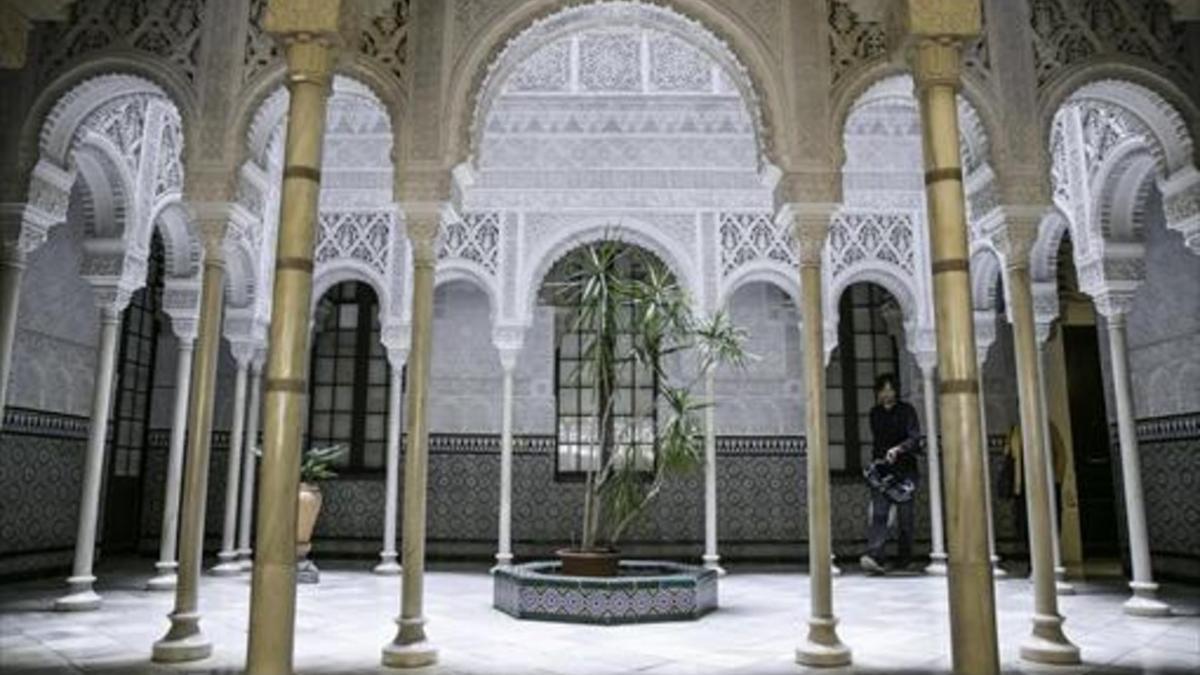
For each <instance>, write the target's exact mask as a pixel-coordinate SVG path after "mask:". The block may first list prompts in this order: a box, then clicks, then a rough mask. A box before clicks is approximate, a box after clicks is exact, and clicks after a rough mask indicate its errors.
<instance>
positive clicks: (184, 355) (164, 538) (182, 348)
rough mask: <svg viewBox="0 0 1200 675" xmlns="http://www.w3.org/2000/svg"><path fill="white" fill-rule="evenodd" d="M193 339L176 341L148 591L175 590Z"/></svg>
mask: <svg viewBox="0 0 1200 675" xmlns="http://www.w3.org/2000/svg"><path fill="white" fill-rule="evenodd" d="M195 342H196V341H195V338H193V337H192V336H190V335H188V336H186V337H181V338H179V357H178V360H177V362H176V364H175V404H174V410H173V414H172V419H171V440H170V446H169V448H168V450H167V476H166V478H167V485H166V488H165V492H164V493H163V517H162V533H161V536H160V539H159V551H158V563H157V564H155V568H156V569H157V570H158V575H157V576H155V577H154V578H153V579H151V580H150V581H149V582H148V583H147V584H146V587H147V588H148V589H149V590H152V591H169V590H171V589H173V588H175V568H176V566H177V565H176V562H175V546H176V542H177V541H178V539H179V493H180V489H181V483H182V482H183V446H184V442H185V440H186V439H187V414H188V394H189V392H190V390H191V387H192V352H193V348H194V346H195Z"/></svg>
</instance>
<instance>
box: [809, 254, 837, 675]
mask: <svg viewBox="0 0 1200 675" xmlns="http://www.w3.org/2000/svg"><path fill="white" fill-rule="evenodd" d="M814 258H815V259H814ZM819 261H820V258H819V256H811V257H810V259H809V260H808V261H802V262H801V264H800V290H801V293H802V301H801V305H800V308H801V317H802V320H803V326H802V328H803V330H804V335H803V339H804V342H803V354H804V400H805V415H804V427H805V436H806V440H807V444H808V449H807V453H806V454H807V458H808V459H807V474H808V475H807V480H806V482H807V484H808V581H809V596H810V603H811V611H810V616H809V619H808V638H807V640H806V641H805V643H804V644H802V645H801V646H800V647H799V648H798V649H797V650H796V661H797V662H799V663H802V664H804V665H809V666H841V665H846V664H849V663H850V650H849V649H848V648H847V647H846V646H845V645H844V644H842V642H841V640H840V639H839V638H838V635H837V628H836V627H837V619H836V618H835V617H834V615H833V578H832V576H833V575H832V572H831V569H830V568H831V567H832V559H833V535H832V532H831V525H830V513H829V511H830V498H829V445H828V442H827V441H828V436H827V433H826V432H827V428H828V421H827V420H826V417H825V336H824V332H823V329H824V323H823V318H822V316H821V314H822V313H821V307H822V305H821V266H820V262H819Z"/></svg>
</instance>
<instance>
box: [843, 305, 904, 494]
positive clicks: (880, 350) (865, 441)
mask: <svg viewBox="0 0 1200 675" xmlns="http://www.w3.org/2000/svg"><path fill="white" fill-rule="evenodd" d="M894 304H895V300H894V299H893V298H892V296H891V294H889V293H888V292H887V291H886V290H884V289H883V288H881V287H879V286H876V285H875V284H869V283H858V284H854V285H852V286H850V287H849V288H847V289H846V292H845V293H843V294H842V298H841V301H840V302H839V307H838V314H839V319H838V348H837V350H836V353H835V354H834V356H833V359H832V363H831V367H830V369H829V379H828V383H827V384H828V396H827V400H828V402H829V411H828V412H829V455H830V465H831V467H832V468H833V469H834V470H843V471H850V472H857V471H858V470H860V469H861V468H862V467H863V465H864V464H865V463H867V462H869V461H870V457H871V444H872V441H873V439H872V438H871V422H870V413H871V408H872V407H873V406H874V405H875V378H876V377H878V376H879V375H883V374H884V373H892V374H893V375H895V376H896V378H897V381H899V376H900V373H899V365H900V359H899V350H898V349H897V346H896V338H895V337H893V336H892V335H891V334H890V333H889V332H888V329H887V322H886V321H885V320H884V313H885V311H886V310H887V308H888V307H889V306H894Z"/></svg>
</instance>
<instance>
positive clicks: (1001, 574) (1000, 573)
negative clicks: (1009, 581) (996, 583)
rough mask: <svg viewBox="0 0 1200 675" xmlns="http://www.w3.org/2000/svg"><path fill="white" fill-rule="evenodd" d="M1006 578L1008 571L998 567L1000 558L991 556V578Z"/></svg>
mask: <svg viewBox="0 0 1200 675" xmlns="http://www.w3.org/2000/svg"><path fill="white" fill-rule="evenodd" d="M1007 576H1008V570H1006V569H1004V568H1003V567H1001V566H1000V556H998V555H994V556H992V578H993V579H1004V578H1005V577H1007Z"/></svg>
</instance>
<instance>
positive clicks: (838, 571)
mask: <svg viewBox="0 0 1200 675" xmlns="http://www.w3.org/2000/svg"><path fill="white" fill-rule="evenodd" d="M829 574H830V575H831V576H835V577H840V576H842V568H840V567H838V566H837V561H836V560H834V558H833V556H829Z"/></svg>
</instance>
